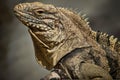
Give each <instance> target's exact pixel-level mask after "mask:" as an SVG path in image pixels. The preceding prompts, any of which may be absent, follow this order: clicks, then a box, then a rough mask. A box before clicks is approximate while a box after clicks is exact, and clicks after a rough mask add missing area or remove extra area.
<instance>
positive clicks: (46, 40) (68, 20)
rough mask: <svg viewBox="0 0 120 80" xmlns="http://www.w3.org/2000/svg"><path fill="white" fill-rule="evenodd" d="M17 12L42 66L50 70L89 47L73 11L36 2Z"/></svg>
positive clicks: (20, 8)
mask: <svg viewBox="0 0 120 80" xmlns="http://www.w3.org/2000/svg"><path fill="white" fill-rule="evenodd" d="M14 12H15V15H16V16H17V17H18V19H19V20H20V21H21V22H22V23H23V24H25V25H26V26H27V27H28V28H29V32H30V34H31V37H32V39H33V43H34V47H35V54H36V57H37V60H38V63H40V64H42V65H43V66H46V68H47V69H51V68H53V66H55V65H56V64H57V62H58V61H59V60H60V59H61V58H62V57H63V56H65V55H66V54H68V53H69V52H70V51H72V50H74V49H75V48H81V47H85V46H89V45H88V44H87V42H86V41H85V39H84V37H83V35H82V33H81V30H83V29H82V28H83V26H81V24H80V20H81V18H80V17H79V16H78V15H76V14H74V12H72V11H70V10H67V9H64V8H60V7H55V6H53V5H49V4H43V3H40V2H32V3H21V4H18V5H16V6H15V8H14ZM81 22H82V23H83V21H81ZM79 26H81V30H80V27H79ZM84 31H85V30H83V32H84Z"/></svg>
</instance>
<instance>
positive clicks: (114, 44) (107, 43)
mask: <svg viewBox="0 0 120 80" xmlns="http://www.w3.org/2000/svg"><path fill="white" fill-rule="evenodd" d="M91 35H92V36H91V37H92V39H94V40H96V41H97V42H98V43H99V44H100V45H102V46H103V47H109V48H110V49H111V50H112V51H114V50H115V51H117V52H120V42H119V41H118V39H117V38H114V36H113V35H112V36H109V35H108V34H107V33H102V32H99V31H98V32H95V31H92V32H91Z"/></svg>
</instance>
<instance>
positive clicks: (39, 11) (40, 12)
mask: <svg viewBox="0 0 120 80" xmlns="http://www.w3.org/2000/svg"><path fill="white" fill-rule="evenodd" d="M35 13H36V14H37V15H40V14H42V13H44V10H42V9H38V10H35Z"/></svg>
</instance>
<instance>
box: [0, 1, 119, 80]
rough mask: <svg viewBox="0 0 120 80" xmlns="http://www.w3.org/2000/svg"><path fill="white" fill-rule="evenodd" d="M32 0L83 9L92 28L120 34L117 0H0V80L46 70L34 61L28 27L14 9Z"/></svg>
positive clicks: (24, 78) (26, 79)
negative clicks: (17, 5) (17, 17)
mask: <svg viewBox="0 0 120 80" xmlns="http://www.w3.org/2000/svg"><path fill="white" fill-rule="evenodd" d="M32 1H40V2H43V3H50V4H54V5H55V6H61V7H66V8H73V9H77V12H79V11H83V12H84V13H86V14H87V15H88V17H89V22H90V26H91V27H92V29H93V30H99V31H102V32H107V33H108V34H111V35H112V34H113V35H114V36H115V37H118V38H120V5H119V4H120V0H0V80H39V79H40V78H41V77H43V76H44V75H46V74H47V73H48V72H49V71H47V70H45V69H43V68H41V67H40V65H38V64H37V62H36V60H35V56H34V47H33V44H32V40H31V37H30V35H29V34H28V31H27V28H26V27H25V26H24V25H23V24H22V23H21V22H20V21H19V20H17V19H16V17H15V16H14V13H13V7H14V6H15V5H16V4H18V3H22V2H32Z"/></svg>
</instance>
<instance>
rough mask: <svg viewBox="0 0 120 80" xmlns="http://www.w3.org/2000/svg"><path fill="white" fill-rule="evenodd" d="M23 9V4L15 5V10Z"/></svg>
mask: <svg viewBox="0 0 120 80" xmlns="http://www.w3.org/2000/svg"><path fill="white" fill-rule="evenodd" d="M22 9H23V6H22V4H19V5H16V6H15V7H14V11H17V10H22Z"/></svg>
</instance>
